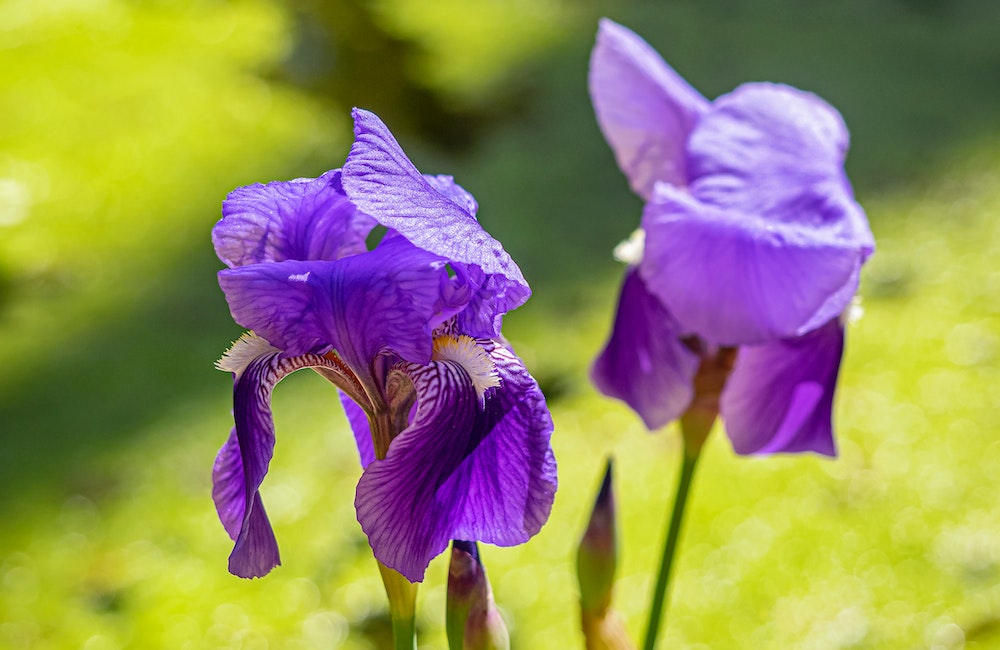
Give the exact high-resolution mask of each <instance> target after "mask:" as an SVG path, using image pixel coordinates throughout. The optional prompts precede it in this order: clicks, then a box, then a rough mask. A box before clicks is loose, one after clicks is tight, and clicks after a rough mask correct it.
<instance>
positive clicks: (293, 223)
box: [212, 169, 375, 267]
mask: <svg viewBox="0 0 1000 650" xmlns="http://www.w3.org/2000/svg"><path fill="white" fill-rule="evenodd" d="M374 226H375V220H374V219H372V218H371V217H369V216H368V215H366V214H364V213H362V212H360V211H359V210H358V209H357V208H356V207H354V205H353V204H352V203H351V202H350V201H349V200H348V199H347V196H346V195H345V194H344V190H343V187H341V184H340V170H339V169H335V170H333V171H329V172H327V173H325V174H323V175H322V176H320V177H319V178H299V179H296V180H293V181H279V182H274V183H268V184H267V185H262V184H260V183H257V184H255V185H248V186H246V187H240V188H237V189H235V190H233V191H232V192H230V193H229V196H228V197H226V200H225V201H223V203H222V220H221V221H219V223H217V224H216V225H215V228H213V229H212V241H213V243H214V244H215V252H216V254H217V255H218V256H219V259H220V260H222V261H223V262H224V263H225V264H226V265H227V266H229V267H236V266H244V265H247V264H259V263H261V262H280V261H282V260H335V259H339V258H341V257H346V256H347V255H354V254H357V253H362V252H364V251H365V250H367V247H366V245H365V238H366V237H367V236H368V233H369V232H370V231H371V229H372V228H373V227H374Z"/></svg>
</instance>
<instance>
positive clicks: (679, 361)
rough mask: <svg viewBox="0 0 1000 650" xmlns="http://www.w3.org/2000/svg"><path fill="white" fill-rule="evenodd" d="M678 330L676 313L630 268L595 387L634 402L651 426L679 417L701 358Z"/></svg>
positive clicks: (593, 375)
mask: <svg viewBox="0 0 1000 650" xmlns="http://www.w3.org/2000/svg"><path fill="white" fill-rule="evenodd" d="M681 335H682V332H681V330H680V326H679V325H678V324H677V321H676V320H674V317H673V316H671V315H670V312H668V311H667V310H666V308H665V307H664V306H663V304H662V303H661V302H660V300H659V299H658V298H657V297H656V296H654V295H652V294H651V293H650V292H649V290H648V289H647V288H646V286H645V285H644V284H643V281H642V278H640V277H639V273H638V271H637V270H636V269H635V268H634V267H632V268H629V270H628V271H627V272H626V275H625V281H624V282H623V283H622V290H621V296H620V297H619V300H618V313H617V315H616V316H615V323H614V328H613V329H612V332H611V338H610V339H609V340H608V343H607V345H606V346H605V348H604V351H603V352H601V354H600V356H598V357H597V361H595V362H594V367H593V368H592V369H591V378H592V379H593V382H594V385H596V386H597V389H598V390H599V391H601V392H602V393H604V394H605V395H608V396H610V397H615V398H617V399H620V400H622V401H623V402H625V403H626V404H628V405H629V406H630V407H632V409H633V410H634V411H635V412H636V413H638V414H639V416H640V417H641V418H642V421H643V422H644V423H645V424H646V427H647V428H648V429H649V430H651V431H652V430H655V429H659V428H660V427H662V426H665V425H666V424H668V423H669V422H672V421H673V420H676V419H677V418H679V417H680V416H681V414H682V413H683V412H684V411H685V409H687V407H688V405H689V404H690V403H691V397H692V395H693V385H692V382H693V380H694V375H695V373H696V372H697V370H698V363H699V359H698V356H697V355H696V354H694V353H693V352H691V350H689V349H688V348H687V347H686V346H685V345H684V344H683V343H682V342H681V340H680V337H681Z"/></svg>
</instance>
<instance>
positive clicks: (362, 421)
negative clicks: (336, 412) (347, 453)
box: [338, 391, 375, 467]
mask: <svg viewBox="0 0 1000 650" xmlns="http://www.w3.org/2000/svg"><path fill="white" fill-rule="evenodd" d="M338 394H339V395H340V403H341V404H343V406H344V414H345V415H347V422H348V424H350V425H351V431H352V432H353V433H354V442H355V443H356V444H357V446H358V456H359V458H360V460H361V467H368V463H370V462H372V461H373V460H375V447H374V446H373V443H372V430H371V427H369V425H368V416H367V415H366V414H365V412H364V410H363V409H362V408H361V407H360V406H358V405H357V404H356V403H355V402H354V400H352V399H351V398H350V397H348V396H347V395H345V394H344V392H343V391H340V392H339V393H338Z"/></svg>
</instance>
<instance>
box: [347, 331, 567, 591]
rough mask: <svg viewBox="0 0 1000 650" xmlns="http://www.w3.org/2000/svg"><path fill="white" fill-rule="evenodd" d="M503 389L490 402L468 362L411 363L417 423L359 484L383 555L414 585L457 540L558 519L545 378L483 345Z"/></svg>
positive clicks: (520, 538) (501, 539) (364, 516)
mask: <svg viewBox="0 0 1000 650" xmlns="http://www.w3.org/2000/svg"><path fill="white" fill-rule="evenodd" d="M484 343H485V345H484V347H486V348H487V350H488V352H489V355H490V357H491V358H492V359H493V360H494V363H496V367H497V371H498V374H499V376H500V381H501V385H500V387H499V388H493V389H489V390H488V391H487V393H486V396H485V408H482V407H480V404H479V398H478V396H477V394H476V390H475V388H474V387H473V384H472V380H471V379H470V377H469V375H468V374H467V373H466V371H465V370H464V369H463V368H462V366H460V365H459V364H457V363H455V362H452V361H436V362H433V363H431V364H430V365H428V366H415V365H413V364H409V365H406V366H405V372H406V373H407V374H408V375H409V377H410V378H411V380H412V381H413V383H414V385H415V387H416V390H417V395H418V403H417V411H416V414H415V416H414V419H413V423H412V425H411V426H410V427H408V428H407V429H406V430H405V431H403V433H402V434H400V435H399V436H398V437H397V438H396V439H395V440H393V441H392V444H391V445H390V447H389V452H388V454H387V456H386V458H385V460H381V461H379V460H376V461H374V462H373V463H371V464H370V465H369V466H368V468H367V469H366V470H365V473H364V474H363V475H362V477H361V480H360V481H359V483H358V490H357V497H356V499H355V505H356V507H357V510H358V521H359V522H361V527H362V528H363V529H364V531H365V533H367V534H368V538H369V541H370V543H371V546H372V549H373V551H374V553H375V557H376V558H378V559H379V560H380V561H381V562H383V563H384V564H386V565H387V566H390V567H392V568H394V569H396V570H397V571H399V572H400V573H401V574H403V575H404V576H406V577H407V579H409V580H411V581H420V580H423V576H424V571H425V570H426V568H427V564H428V563H429V562H430V560H431V559H432V558H433V557H435V556H436V555H438V554H439V553H441V552H442V551H443V550H444V549H445V548H446V547H447V545H448V542H449V540H450V539H452V538H460V539H466V540H476V541H484V542H488V543H492V544H498V545H503V546H507V545H513V544H519V543H522V542H524V541H526V540H527V539H528V538H530V537H531V536H532V535H534V534H535V533H536V532H538V530H539V529H540V528H541V526H542V524H543V523H544V522H545V521H546V519H547V518H548V514H549V510H550V509H551V506H552V500H553V498H554V495H555V489H556V471H555V458H554V456H553V455H552V449H551V447H550V445H549V437H550V435H551V432H552V421H551V418H550V417H549V414H548V411H547V410H546V408H545V404H544V398H543V397H542V394H541V391H539V390H538V387H537V384H535V382H534V380H533V379H532V378H531V377H530V375H528V374H527V371H525V370H524V366H523V365H522V364H521V363H520V361H519V360H518V359H517V358H516V357H515V356H514V355H513V354H512V353H511V352H510V351H509V350H507V349H506V348H503V347H501V346H494V345H493V344H491V343H489V342H482V341H480V344H484Z"/></svg>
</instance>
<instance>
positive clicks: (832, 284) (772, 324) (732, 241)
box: [640, 184, 865, 345]
mask: <svg viewBox="0 0 1000 650" xmlns="http://www.w3.org/2000/svg"><path fill="white" fill-rule="evenodd" d="M643 228H644V229H645V230H646V249H645V257H644V258H643V260H642V262H641V264H640V272H641V274H642V278H643V280H645V282H646V285H647V286H648V287H649V288H650V291H652V292H653V293H654V294H655V295H657V296H658V297H659V298H660V300H662V301H663V304H664V305H666V307H667V308H668V309H669V310H670V312H671V313H672V314H673V315H674V316H675V317H676V318H677V321H678V322H679V323H680V324H681V327H682V328H683V330H684V331H686V332H695V333H697V334H698V335H699V336H701V337H702V338H704V339H706V340H707V341H709V342H711V343H714V344H718V345H743V344H752V343H761V342H765V341H769V340H774V339H780V338H787V337H792V336H797V335H799V334H801V333H804V332H805V331H808V329H809V327H811V326H812V327H814V326H815V321H816V320H817V317H818V316H820V315H827V316H829V315H830V314H834V313H836V314H839V313H841V312H842V311H843V310H844V309H846V308H847V305H848V304H849V303H850V300H851V296H852V295H853V294H854V291H855V290H856V289H857V283H858V271H859V269H860V267H861V264H862V263H863V261H864V258H865V252H864V250H863V249H861V248H859V247H857V246H855V245H853V244H852V243H850V242H845V241H843V240H840V239H837V238H831V239H827V238H824V237H822V236H818V235H817V233H816V232H815V231H814V229H812V228H810V227H809V226H806V225H801V224H795V223H781V222H769V221H766V220H764V219H761V218H760V217H758V216H756V215H752V214H742V213H739V212H737V211H736V210H732V209H729V210H725V209H720V208H718V207H716V206H713V205H709V204H706V203H701V202H699V201H698V200H697V199H695V198H693V197H691V196H690V195H689V194H687V193H686V192H682V191H680V190H678V189H676V188H674V187H672V186H669V185H665V184H660V185H657V187H656V192H655V193H654V196H653V199H652V200H651V201H650V202H649V203H647V204H646V208H645V210H644V212H643Z"/></svg>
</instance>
